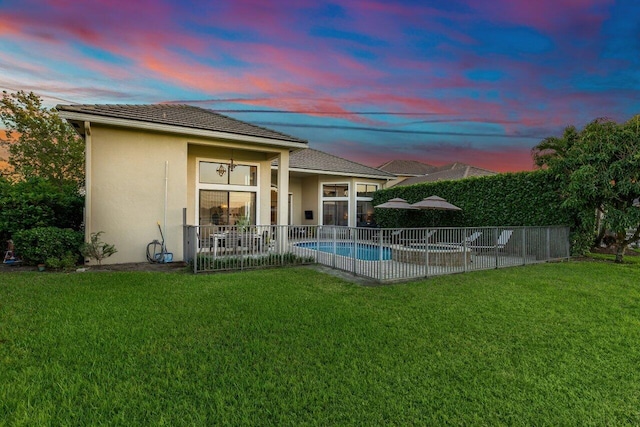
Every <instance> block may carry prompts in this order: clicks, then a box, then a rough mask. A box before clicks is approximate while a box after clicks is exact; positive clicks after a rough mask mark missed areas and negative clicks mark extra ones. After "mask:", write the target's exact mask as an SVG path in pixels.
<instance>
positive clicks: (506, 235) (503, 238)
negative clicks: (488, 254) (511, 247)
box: [467, 230, 513, 250]
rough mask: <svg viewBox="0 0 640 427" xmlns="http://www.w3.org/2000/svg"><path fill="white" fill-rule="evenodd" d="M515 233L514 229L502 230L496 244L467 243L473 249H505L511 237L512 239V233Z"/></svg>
mask: <svg viewBox="0 0 640 427" xmlns="http://www.w3.org/2000/svg"><path fill="white" fill-rule="evenodd" d="M512 234H513V230H502V233H500V235H499V236H498V239H497V240H496V244H495V245H467V246H468V247H469V248H471V249H477V250H482V249H504V247H505V246H506V245H507V243H509V239H511V235H512Z"/></svg>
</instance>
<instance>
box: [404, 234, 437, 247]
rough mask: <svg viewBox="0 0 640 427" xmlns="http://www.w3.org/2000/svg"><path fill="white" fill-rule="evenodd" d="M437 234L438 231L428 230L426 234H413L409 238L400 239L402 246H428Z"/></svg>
mask: <svg viewBox="0 0 640 427" xmlns="http://www.w3.org/2000/svg"><path fill="white" fill-rule="evenodd" d="M435 233H436V230H427V232H426V233H419V232H416V233H415V234H412V235H411V237H409V238H404V239H403V238H400V244H401V245H404V246H412V245H427V244H428V243H429V239H430V238H431V236H433V235H434V234H435Z"/></svg>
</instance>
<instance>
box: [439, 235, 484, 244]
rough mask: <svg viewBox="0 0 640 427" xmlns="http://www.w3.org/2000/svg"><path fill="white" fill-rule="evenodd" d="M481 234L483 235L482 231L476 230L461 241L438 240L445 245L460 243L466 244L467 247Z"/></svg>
mask: <svg viewBox="0 0 640 427" xmlns="http://www.w3.org/2000/svg"><path fill="white" fill-rule="evenodd" d="M480 236H482V231H474V232H473V233H471V234H470V235H468V236H467V237H465V238H464V239H463V240H462V241H460V242H438V243H440V244H443V245H459V246H464V245H465V244H466V245H467V247H470V246H471V245H472V244H473V243H474V242H475V241H476V240H478V239H479V238H480Z"/></svg>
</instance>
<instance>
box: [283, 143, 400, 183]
mask: <svg viewBox="0 0 640 427" xmlns="http://www.w3.org/2000/svg"><path fill="white" fill-rule="evenodd" d="M271 165H272V166H274V167H277V166H278V161H277V160H274V161H273V162H272V163H271ZM289 169H290V170H294V171H295V170H297V171H302V172H314V173H321V174H328V175H346V176H360V177H367V178H375V179H393V178H395V175H393V174H391V173H388V172H385V171H381V170H378V169H376V168H372V167H369V166H365V165H363V164H360V163H356V162H352V161H351V160H347V159H343V158H342V157H338V156H334V155H332V154H329V153H325V152H324V151H319V150H314V149H312V148H307V149H304V150H298V151H294V152H293V153H291V157H290V158H289Z"/></svg>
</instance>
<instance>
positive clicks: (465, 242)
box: [462, 227, 469, 273]
mask: <svg viewBox="0 0 640 427" xmlns="http://www.w3.org/2000/svg"><path fill="white" fill-rule="evenodd" d="M467 232H468V230H467V228H466V227H465V229H464V239H463V240H462V250H463V251H464V252H463V253H462V258H463V259H464V272H465V273H466V272H467V268H468V266H467V245H468V244H469V242H468V241H467Z"/></svg>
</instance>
